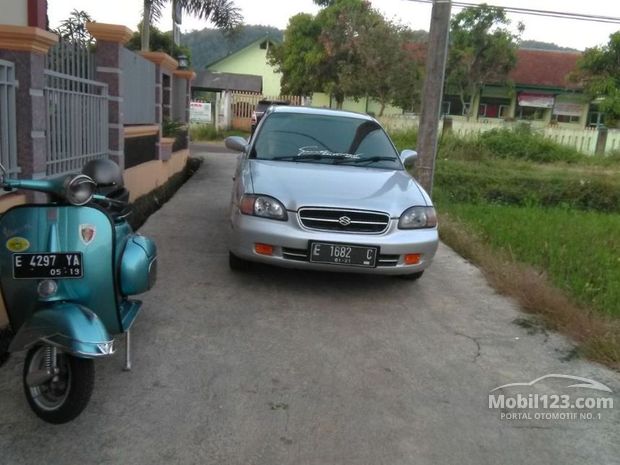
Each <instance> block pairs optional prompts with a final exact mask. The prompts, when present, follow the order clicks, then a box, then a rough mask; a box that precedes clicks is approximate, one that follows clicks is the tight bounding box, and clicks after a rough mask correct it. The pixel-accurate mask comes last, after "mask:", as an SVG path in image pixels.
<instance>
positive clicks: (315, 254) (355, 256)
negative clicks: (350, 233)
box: [310, 242, 378, 268]
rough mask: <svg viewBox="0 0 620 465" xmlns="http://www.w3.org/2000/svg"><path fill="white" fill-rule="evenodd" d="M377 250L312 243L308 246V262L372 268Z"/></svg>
mask: <svg viewBox="0 0 620 465" xmlns="http://www.w3.org/2000/svg"><path fill="white" fill-rule="evenodd" d="M377 250H378V249H377V247H363V246H359V245H347V244H330V243H326V242H312V243H311V244H310V261H311V262H315V263H330V264H332V265H348V266H364V267H369V268H372V267H374V266H375V263H376V261H377Z"/></svg>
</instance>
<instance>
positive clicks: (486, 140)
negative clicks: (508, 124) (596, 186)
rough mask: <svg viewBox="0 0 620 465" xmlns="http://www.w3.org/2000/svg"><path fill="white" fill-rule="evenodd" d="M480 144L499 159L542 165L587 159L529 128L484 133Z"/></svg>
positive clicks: (495, 130) (480, 137) (520, 127)
mask: <svg viewBox="0 0 620 465" xmlns="http://www.w3.org/2000/svg"><path fill="white" fill-rule="evenodd" d="M478 138H479V141H480V144H481V145H482V146H483V147H485V148H486V149H488V150H489V152H491V153H492V154H493V156H495V157H498V158H513V159H517V160H530V161H536V162H540V163H550V162H558V161H563V162H568V163H574V162H577V161H580V160H583V159H584V158H585V155H583V154H581V153H580V152H578V151H577V150H575V149H573V148H570V147H565V146H563V145H560V144H557V143H556V142H553V141H551V140H549V139H546V138H545V137H543V136H542V135H541V134H536V133H534V132H532V130H531V129H530V128H529V127H528V126H524V125H521V126H518V127H517V128H515V129H513V130H511V129H492V130H491V131H486V132H484V133H482V134H481V135H480V136H479V137H478Z"/></svg>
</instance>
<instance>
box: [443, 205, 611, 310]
mask: <svg viewBox="0 0 620 465" xmlns="http://www.w3.org/2000/svg"><path fill="white" fill-rule="evenodd" d="M438 210H439V211H440V212H444V213H449V214H450V215H451V216H453V217H456V218H458V219H459V220H460V221H462V222H463V223H465V224H467V225H468V226H469V227H470V228H471V229H473V230H474V231H475V232H477V233H479V234H480V235H481V237H482V239H483V240H484V241H485V242H486V243H488V245H490V246H491V247H493V248H497V249H499V250H502V251H505V252H508V253H509V254H510V256H511V257H512V259H513V260H514V261H517V262H521V263H527V264H531V265H534V266H535V267H536V268H538V269H540V270H541V271H545V272H546V273H547V274H548V276H549V278H550V280H551V282H552V283H553V284H554V285H556V286H557V287H559V288H561V289H563V290H565V291H567V292H568V293H569V294H570V295H573V296H574V297H575V298H576V299H577V301H578V302H579V303H580V304H582V305H584V306H587V307H592V308H594V309H596V310H599V311H601V312H603V313H606V314H608V315H611V316H614V317H620V214H608V213H600V212H586V211H579V210H575V209H570V208H541V207H519V206H507V205H497V204H489V203H481V204H462V203H451V202H440V203H439V204H438ZM440 228H441V225H440Z"/></svg>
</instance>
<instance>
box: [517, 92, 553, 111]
mask: <svg viewBox="0 0 620 465" xmlns="http://www.w3.org/2000/svg"><path fill="white" fill-rule="evenodd" d="M554 102H555V96H554V95H550V94H534V93H530V92H521V93H520V94H519V106H520V107H534V108H553V103H554Z"/></svg>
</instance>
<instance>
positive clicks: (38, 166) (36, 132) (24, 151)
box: [0, 25, 58, 179]
mask: <svg viewBox="0 0 620 465" xmlns="http://www.w3.org/2000/svg"><path fill="white" fill-rule="evenodd" d="M56 42H58V36H57V35H56V34H52V33H50V32H47V31H44V30H43V29H39V28H37V27H30V26H6V25H0V59H3V60H7V61H10V62H12V63H14V64H15V79H16V80H17V81H18V83H19V84H18V88H17V92H16V117H17V118H16V119H17V121H16V127H17V160H18V163H19V166H20V168H21V174H20V177H21V178H24V179H36V178H42V177H44V176H45V175H46V161H47V145H46V139H45V130H46V127H45V126H46V124H45V123H46V121H45V119H46V116H47V106H46V104H45V97H44V94H43V88H44V87H45V76H44V75H43V70H44V68H45V55H46V54H47V51H48V50H49V47H50V46H52V45H53V44H55V43H56Z"/></svg>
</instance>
